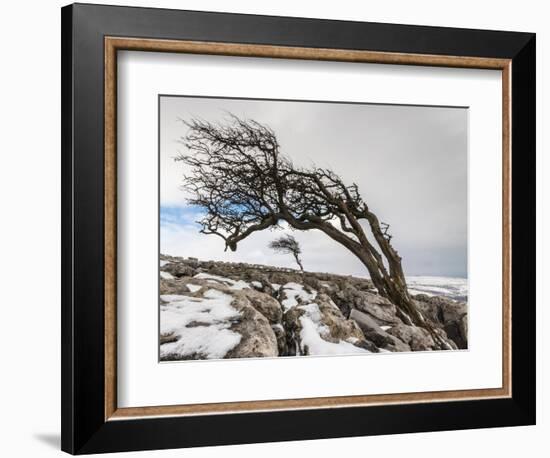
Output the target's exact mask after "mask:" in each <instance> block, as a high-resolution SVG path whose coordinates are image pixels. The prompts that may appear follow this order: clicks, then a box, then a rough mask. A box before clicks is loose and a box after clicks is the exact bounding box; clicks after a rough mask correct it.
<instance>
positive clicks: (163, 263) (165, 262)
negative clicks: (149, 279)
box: [160, 260, 170, 267]
mask: <svg viewBox="0 0 550 458" xmlns="http://www.w3.org/2000/svg"><path fill="white" fill-rule="evenodd" d="M166 264H170V261H162V260H161V261H160V267H164V266H165V265H166Z"/></svg>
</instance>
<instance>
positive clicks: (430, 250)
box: [160, 96, 468, 277]
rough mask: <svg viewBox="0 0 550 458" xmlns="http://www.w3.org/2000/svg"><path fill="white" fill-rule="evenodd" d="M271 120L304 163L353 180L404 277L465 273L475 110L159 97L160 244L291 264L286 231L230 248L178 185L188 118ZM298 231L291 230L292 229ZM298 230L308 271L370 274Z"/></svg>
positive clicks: (175, 251) (207, 255) (344, 253)
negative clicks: (281, 244) (386, 233)
mask: <svg viewBox="0 0 550 458" xmlns="http://www.w3.org/2000/svg"><path fill="white" fill-rule="evenodd" d="M228 112H229V113H233V114H235V115H237V116H239V117H243V118H248V119H254V120H256V121H258V122H260V123H263V124H267V125H269V126H270V127H271V128H272V129H273V130H274V131H275V133H276V135H277V138H278V140H279V143H280V145H281V152H282V153H283V154H286V155H288V156H289V157H291V158H292V160H293V162H294V163H295V164H296V165H300V166H306V167H308V166H312V165H316V166H320V167H329V168H331V169H332V170H334V171H335V172H336V173H338V174H339V175H340V176H341V177H342V178H343V179H344V181H345V182H348V183H352V182H355V183H357V184H358V185H359V189H360V191H361V194H362V196H363V198H364V200H365V201H366V202H367V203H368V205H369V207H370V209H371V210H372V211H374V212H375V213H376V214H377V215H378V217H379V218H380V220H382V221H385V222H387V223H389V224H390V225H391V228H390V233H391V234H392V235H393V239H392V243H393V245H394V247H395V248H396V249H397V250H398V251H399V253H400V254H401V256H402V258H403V267H404V269H405V273H406V275H441V276H457V277H465V276H466V274H467V225H468V221H467V143H468V142H467V123H468V121H467V116H468V112H467V109H465V108H443V107H419V106H398V105H367V104H349V103H326V102H323V103H316V102H289V101H266V100H243V99H218V98H194V97H174V96H162V97H161V98H160V205H161V209H160V210H161V212H160V214H161V221H160V245H161V252H162V253H164V254H171V255H178V256H184V257H187V256H194V257H197V258H200V259H212V260H225V261H235V262H238V261H243V262H251V263H260V264H270V265H276V266H289V267H293V260H292V257H291V256H288V255H284V254H275V253H273V251H271V250H269V249H268V248H267V245H268V243H269V242H270V241H271V240H273V239H274V238H276V237H278V236H280V235H282V234H284V233H285V230H282V231H281V230H277V231H263V232H257V233H255V234H253V235H252V236H250V237H249V238H247V239H245V240H243V241H242V242H240V243H239V247H238V250H237V251H236V252H229V251H227V252H224V243H223V240H222V239H220V238H219V237H216V236H212V235H210V236H207V235H203V234H200V233H199V229H200V227H199V226H198V225H197V224H196V222H195V221H196V220H197V219H199V217H200V209H198V208H196V207H190V206H188V205H187V204H186V196H185V193H184V192H183V191H182V190H181V189H180V185H181V183H182V175H183V173H184V171H185V167H186V166H185V165H184V164H182V163H181V162H175V161H174V160H173V158H174V157H175V156H177V155H178V154H180V153H183V154H186V153H187V151H186V149H185V147H184V146H183V145H182V144H181V143H179V142H178V140H179V139H180V138H181V137H182V136H185V134H186V132H187V128H186V126H185V125H184V124H183V123H182V122H181V121H179V119H180V118H183V119H190V118H192V117H200V118H203V119H205V120H208V121H212V122H223V121H224V120H226V119H227V113H228ZM288 232H290V230H288ZM292 234H293V235H294V236H295V237H296V239H298V241H299V242H300V243H301V245H302V250H303V263H304V268H305V269H306V270H309V271H319V272H334V273H340V274H353V275H367V272H366V269H365V268H364V267H363V266H362V264H361V263H360V262H359V261H358V260H357V259H356V258H355V257H354V256H353V254H351V253H350V252H349V251H348V250H346V249H345V248H343V247H342V246H340V245H339V244H337V243H336V242H334V241H333V240H331V239H330V238H328V237H327V236H326V235H325V234H323V233H321V232H319V231H308V232H299V231H294V232H292Z"/></svg>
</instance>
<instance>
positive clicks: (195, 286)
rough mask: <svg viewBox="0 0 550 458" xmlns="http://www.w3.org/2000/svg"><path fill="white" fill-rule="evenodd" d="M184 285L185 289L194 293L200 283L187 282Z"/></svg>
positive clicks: (199, 286) (199, 287)
mask: <svg viewBox="0 0 550 458" xmlns="http://www.w3.org/2000/svg"><path fill="white" fill-rule="evenodd" d="M185 286H187V289H188V290H189V291H191V292H192V293H196V292H197V291H198V290H199V289H201V288H202V286H201V285H194V284H192V283H187V284H186V285H185Z"/></svg>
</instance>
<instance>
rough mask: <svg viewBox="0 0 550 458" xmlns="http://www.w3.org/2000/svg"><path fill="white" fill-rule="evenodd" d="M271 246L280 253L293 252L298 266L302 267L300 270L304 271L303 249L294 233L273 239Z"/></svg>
mask: <svg viewBox="0 0 550 458" xmlns="http://www.w3.org/2000/svg"><path fill="white" fill-rule="evenodd" d="M269 248H271V249H272V250H275V251H276V252H278V253H284V254H291V255H292V256H294V260H295V261H296V264H298V266H299V267H300V270H301V271H302V272H303V271H304V266H303V265H302V261H301V260H300V254H301V253H302V249H301V248H300V244H299V243H298V240H296V239H295V238H294V237H293V236H292V235H290V234H289V235H283V236H282V237H279V238H278V239H275V240H273V241H272V242H270V243H269Z"/></svg>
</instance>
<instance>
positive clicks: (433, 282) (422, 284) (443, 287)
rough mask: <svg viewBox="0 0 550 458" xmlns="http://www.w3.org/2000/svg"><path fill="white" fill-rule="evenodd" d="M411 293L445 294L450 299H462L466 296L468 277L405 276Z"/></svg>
mask: <svg viewBox="0 0 550 458" xmlns="http://www.w3.org/2000/svg"><path fill="white" fill-rule="evenodd" d="M407 285H408V287H409V292H410V293H411V294H425V295H426V296H446V297H448V298H450V299H454V300H458V301H464V300H466V299H467V297H468V279H466V278H456V277H430V276H414V277H407Z"/></svg>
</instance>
